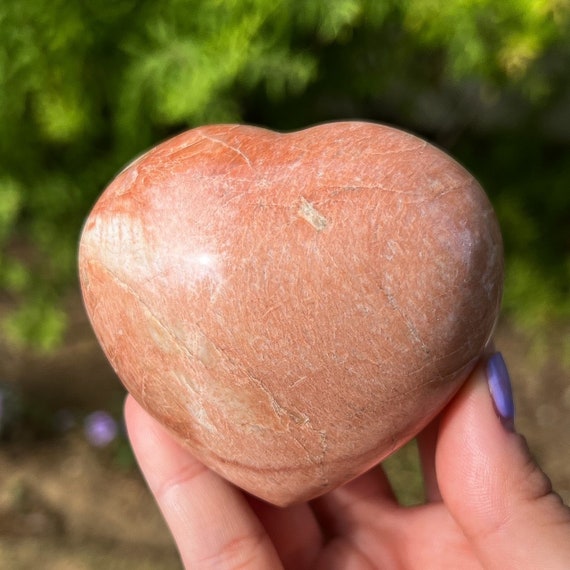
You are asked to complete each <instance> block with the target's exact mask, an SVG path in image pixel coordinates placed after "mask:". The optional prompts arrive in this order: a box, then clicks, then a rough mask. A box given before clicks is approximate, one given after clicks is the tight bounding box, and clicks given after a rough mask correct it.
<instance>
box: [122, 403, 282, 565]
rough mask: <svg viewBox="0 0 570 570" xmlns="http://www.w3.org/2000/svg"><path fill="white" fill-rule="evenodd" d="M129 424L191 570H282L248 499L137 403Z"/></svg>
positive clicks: (129, 407) (129, 409)
mask: <svg viewBox="0 0 570 570" xmlns="http://www.w3.org/2000/svg"><path fill="white" fill-rule="evenodd" d="M125 419H126V422H127V428H128V432H129V438H130V440H131V444H132V447H133V450H134V452H135V455H136V457H137V460H138V462H139V465H140V468H141V470H142V472H143V474H144V476H145V478H146V480H147V482H148V485H149V487H150V489H151V491H152V493H153V494H154V496H155V498H156V500H157V502H158V505H159V507H160V510H161V511H162V514H163V516H164V518H165V520H166V522H167V524H168V526H169V528H170V530H171V532H172V535H173V537H174V540H175V541H176V544H177V546H178V549H179V552H180V555H181V558H182V561H183V563H184V566H185V567H186V568H201V569H207V568H237V567H239V568H251V569H256V568H259V569H260V570H266V569H268V568H271V569H273V568H276V569H277V568H281V567H282V566H281V562H280V561H279V559H278V556H277V553H276V551H275V549H274V547H273V545H272V544H271V541H270V540H269V537H268V536H267V534H266V533H265V531H264V529H263V527H262V525H261V524H260V522H259V520H258V519H257V518H256V516H255V515H254V514H253V512H252V510H251V508H250V507H249V505H248V504H247V501H246V500H245V498H244V496H243V494H242V493H241V492H240V491H238V490H237V489H236V488H235V487H233V486H232V485H230V484H229V483H227V482H226V481H224V480H223V479H222V478H221V477H219V476H218V475H216V474H215V473H213V472H212V471H210V470H209V469H206V468H205V467H204V466H203V465H202V464H201V463H200V462H198V461H197V460H196V459H195V458H193V457H192V455H190V454H189V453H188V451H187V450H185V449H184V448H183V447H182V446H181V445H179V444H178V443H177V442H176V441H174V440H173V439H172V437H171V436H170V435H169V434H168V433H167V432H166V431H165V430H164V428H162V427H161V426H160V425H159V424H158V423H157V422H156V421H155V420H154V419H152V418H151V417H150V416H149V415H148V414H147V413H146V412H145V411H144V410H143V409H142V408H141V407H140V406H139V405H138V404H137V403H136V402H135V400H134V399H133V398H132V397H128V398H127V402H126V405H125Z"/></svg>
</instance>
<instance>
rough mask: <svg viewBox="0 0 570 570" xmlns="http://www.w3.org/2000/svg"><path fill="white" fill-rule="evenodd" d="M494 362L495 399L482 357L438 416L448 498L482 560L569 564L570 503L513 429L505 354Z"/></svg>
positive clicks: (440, 469) (441, 472)
mask: <svg viewBox="0 0 570 570" xmlns="http://www.w3.org/2000/svg"><path fill="white" fill-rule="evenodd" d="M489 362H490V367H489V368H488V370H489V372H490V379H491V380H492V382H491V389H492V391H493V394H494V396H495V402H496V404H495V405H494V404H493V400H492V397H491V395H490V389H489V386H488V382H487V375H488V374H487V371H486V368H485V366H484V365H480V366H479V367H478V368H477V369H476V370H475V372H474V373H473V374H472V376H471V378H470V379H469V380H468V382H467V383H466V385H465V386H464V387H463V388H462V390H461V392H460V393H459V394H458V396H457V397H456V399H455V400H454V401H453V402H452V404H451V405H450V406H449V408H448V410H447V412H446V413H445V415H444V416H443V417H442V419H441V423H440V430H439V438H438V447H437V453H436V469H437V473H438V481H439V486H440V490H441V495H442V497H443V501H444V502H445V504H446V506H447V508H448V509H449V511H450V513H451V515H452V516H453V518H454V519H455V521H456V522H457V524H458V525H459V526H460V527H461V529H462V530H463V532H464V533H465V535H466V536H467V538H468V539H469V541H470V543H471V545H472V546H473V548H474V549H475V551H476V552H477V554H478V556H479V557H480V559H481V561H482V562H483V565H484V567H485V568H489V569H494V568H497V569H498V568H500V569H502V570H503V569H510V568H513V569H514V568H549V569H552V570H554V569H558V568H560V569H563V568H570V511H569V510H568V508H567V507H565V506H564V505H563V504H562V503H561V501H560V499H559V498H558V497H557V496H556V495H555V494H554V493H553V492H552V490H551V486H550V482H549V480H548V478H547V477H546V476H545V475H544V473H543V472H542V471H541V470H540V468H539V467H538V465H537V464H536V463H535V462H534V460H533V459H532V457H531V455H530V453H529V450H528V447H527V446H526V443H525V441H524V439H523V438H522V437H521V436H519V435H517V434H516V433H514V432H513V431H511V430H510V429H509V428H512V425H513V423H512V417H509V416H512V414H513V408H512V405H511V401H510V398H509V392H510V387H509V386H510V385H509V382H508V375H507V373H506V368H504V367H503V365H502V361H501V359H500V357H495V356H493V357H492V358H491V360H490V361H489ZM496 410H498V411H500V412H501V413H502V414H503V418H502V419H501V418H500V417H499V415H498V412H497V411H496Z"/></svg>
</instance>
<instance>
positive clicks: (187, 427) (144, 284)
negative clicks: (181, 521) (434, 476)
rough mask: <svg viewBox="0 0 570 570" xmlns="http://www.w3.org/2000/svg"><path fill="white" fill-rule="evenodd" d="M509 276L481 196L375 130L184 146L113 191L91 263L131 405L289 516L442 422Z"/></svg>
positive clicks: (258, 133)
mask: <svg viewBox="0 0 570 570" xmlns="http://www.w3.org/2000/svg"><path fill="white" fill-rule="evenodd" d="M502 264H503V261H502V245H501V237H500V232H499V228H498V225H497V222H496V219H495V216H494V213H493V211H492V208H491V206H490V204H489V202H488V200H487V198H486V196H485V194H484V192H483V191H482V190H481V188H480V187H479V185H478V184H477V183H476V181H475V180H474V179H473V178H472V177H471V176H470V175H469V174H468V173H467V172H466V171H465V170H464V169H463V168H462V167H461V166H459V165H458V164H457V163H456V162H454V161H453V160H452V159H450V158H449V157H448V156H447V155H445V154H444V153H443V152H441V151H439V150H437V149H436V148H434V147H432V146H430V145H429V144H427V143H426V142H424V141H422V140H420V139H418V138H416V137H414V136H412V135H409V134H406V133H403V132H400V131H398V130H395V129H391V128H388V127H384V126H379V125H374V124H370V123H332V124H326V125H321V126H318V127H314V128H311V129H307V130H304V131H300V132H295V133H290V134H278V133H274V132H270V131H267V130H263V129H259V128H254V127H246V126H237V125H231V126H228V125H222V126H208V127H202V128H198V129H194V130H191V131H188V132H186V133H184V134H181V135H179V136H177V137H175V138H173V139H171V140H169V141H167V142H165V143H163V144H161V145H159V146H158V147H156V148H154V149H153V150H151V151H150V152H148V153H147V154H145V155H144V156H142V157H141V158H139V159H137V160H136V161H135V162H133V163H132V164H131V165H130V166H128V167H127V168H126V169H125V170H124V171H123V172H121V173H120V174H119V176H118V177H117V178H116V179H115V180H114V181H113V183H112V184H111V185H110V186H109V188H108V189H107V190H106V191H105V192H104V193H103V194H102V196H101V198H100V199H99V201H98V202H97V204H96V205H95V207H94V209H93V211H92V213H91V215H90V216H89V218H88V220H87V222H86V224H85V228H84V231H83V235H82V239H81V246H80V276H81V284H82V289H83V294H84V299H85V305H86V307H87V311H88V313H89V316H90V318H91V321H92V324H93V327H94V329H95V331H96V333H97V336H98V338H99V340H100V342H101V345H102V347H103V349H104V351H105V353H106V355H107V357H108V358H109V360H110V361H111V363H112V365H113V366H114V368H115V370H116V371H117V373H118V375H119V376H120V378H121V379H122V381H123V382H124V384H125V385H126V387H127V388H128V390H129V391H130V392H131V393H132V394H133V396H134V397H135V398H136V399H137V400H138V401H139V403H140V404H142V405H143V406H144V407H145V408H146V409H147V410H148V411H149V412H150V413H151V414H152V415H153V416H154V417H155V418H157V419H158V420H159V421H160V422H161V423H162V424H164V425H165V426H167V427H168V428H169V429H170V430H171V431H172V432H173V433H174V434H175V435H176V436H177V437H178V438H179V439H180V440H181V441H183V442H184V444H185V445H187V446H188V447H189V449H190V450H191V452H192V453H193V454H195V455H196V456H197V457H198V458H199V459H200V460H201V461H203V462H204V463H205V464H206V465H208V466H209V467H211V468H212V469H213V470H215V471H217V472H218V473H220V474H221V475H223V476H224V477H226V478H227V479H229V480H230V481H232V482H233V483H235V484H236V485H238V486H240V487H242V488H243V489H245V490H247V491H249V492H251V493H253V494H254V495H257V496H259V497H261V498H263V499H266V500H267V501H270V502H272V503H275V504H278V505H286V504H290V503H293V502H296V501H301V500H307V499H310V498H313V497H315V496H318V495H320V494H322V493H324V492H326V491H329V490H330V489H333V488H334V487H336V486H338V485H340V484H342V483H344V482H346V481H348V480H350V479H352V478H353V477H355V476H357V475H359V474H361V473H362V472H364V471H365V470H367V469H368V468H370V467H371V466H372V465H374V464H376V463H377V462H379V461H380V460H382V459H383V458H384V457H386V456H387V455H388V454H390V453H391V452H393V451H394V450H396V449H397V448H398V447H400V446H401V445H403V444H404V443H405V442H406V441H407V440H409V439H410V438H412V437H413V436H414V435H415V434H417V433H418V431H419V430H421V429H422V428H423V427H424V426H425V425H426V424H427V423H428V422H429V421H430V420H431V419H432V418H433V417H434V416H435V415H436V414H437V413H438V412H439V411H440V410H441V409H442V407H443V406H445V404H446V403H447V402H448V401H449V400H450V398H451V397H452V396H453V394H454V393H455V392H456V391H457V389H458V388H459V386H460V385H461V383H462V382H463V380H464V379H465V378H466V376H467V375H468V373H469V372H470V370H471V369H472V368H473V366H474V365H475V363H476V361H477V360H478V358H479V357H480V355H481V353H482V351H483V350H484V347H485V345H486V343H487V342H488V340H489V337H490V335H491V334H492V330H493V327H494V323H495V321H496V318H497V313H498V310H499V303H500V295H501V288H502Z"/></svg>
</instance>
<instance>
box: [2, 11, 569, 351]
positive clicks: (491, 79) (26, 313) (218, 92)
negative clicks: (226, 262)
mask: <svg viewBox="0 0 570 570" xmlns="http://www.w3.org/2000/svg"><path fill="white" fill-rule="evenodd" d="M569 15H570V4H569V2H568V0H540V1H539V0H519V1H518V2H503V3H500V2H493V1H491V0H460V1H457V2H445V1H444V0H404V1H402V2H396V1H395V0H379V1H377V0H309V1H304V2H301V1H300V0H288V1H286V0H163V1H161V2H152V1H150V0H113V2H109V1H107V0H91V1H90V2H84V1H82V0H65V1H64V0H53V1H52V2H50V3H48V4H45V3H43V2H40V1H39V0H29V1H26V2H21V1H20V0H3V2H1V3H0V124H1V125H2V135H1V136H0V245H1V246H2V247H1V250H0V288H1V289H2V290H3V291H4V293H3V297H2V298H3V299H4V300H5V301H7V302H8V303H7V304H8V305H9V306H11V307H13V306H16V307H18V308H17V309H16V310H12V311H10V312H9V313H7V314H6V313H4V316H3V320H2V330H3V333H4V334H5V335H7V336H8V337H9V338H10V339H11V340H13V341H18V342H31V343H33V344H34V345H36V346H38V347H40V348H44V349H48V348H50V347H52V346H54V345H55V344H56V343H57V341H58V340H59V339H60V337H61V334H62V332H63V330H64V328H65V313H64V311H63V310H62V308H61V299H62V296H63V293H64V292H65V291H66V289H67V288H68V287H69V285H70V284H71V283H73V281H74V279H75V272H76V267H75V265H76V262H75V257H76V246H77V240H78V236H79V232H80V228H81V224H82V222H83V219H84V218H85V216H86V215H87V213H88V211H89V208H90V207H91V205H92V204H93V203H94V201H95V200H96V197H97V195H98V193H99V192H100V191H101V190H102V189H103V188H104V186H105V185H106V183H108V182H109V181H110V179H111V178H112V177H113V175H114V174H115V173H116V172H117V171H118V169H119V168H120V167H121V165H122V164H124V163H125V162H127V161H128V160H130V159H132V158H133V157H134V156H136V155H137V154H139V153H140V152H141V151H143V150H144V149H146V148H148V147H149V146H151V145H153V144H155V143H156V142H158V141H159V140H161V139H163V138H165V137H167V136H169V135H170V134H173V133H174V132H177V131H180V130H182V129H184V128H187V127H191V126H195V125H198V124H201V123H209V122H221V121H224V122H225V121H252V122H257V123H261V124H264V125H266V126H268V127H272V128H282V129H292V128H297V127H301V126H306V125H308V124H311V123H314V122H318V121H323V120H332V119H338V118H350V117H360V118H366V119H373V120H379V121H388V122H392V123H395V124H397V125H399V126H403V127H405V128H409V129H412V130H415V131H419V132H420V133H421V134H423V135H424V136H427V137H428V138H431V139H432V140H433V141H435V142H436V143H437V144H440V145H442V146H445V147H447V148H448V149H451V150H452V152H453V154H455V155H456V156H458V157H459V158H460V159H461V160H463V162H464V163H465V164H466V165H467V166H468V167H469V168H470V169H471V170H472V171H473V172H474V173H475V174H476V175H477V176H478V177H480V178H481V180H482V181H483V183H484V184H485V186H486V188H487V189H488V190H489V193H490V194H491V197H492V198H493V200H494V202H495V204H496V206H497V210H498V213H499V215H500V218H501V222H502V224H503V229H504V233H505V241H506V245H507V248H508V254H509V266H508V281H507V297H506V303H505V306H506V307H507V309H509V310H511V311H512V312H513V314H515V315H518V316H519V318H521V319H524V320H526V321H528V322H530V323H536V322H537V321H540V319H542V318H550V317H551V316H552V314H559V315H563V314H565V315H570V300H569V299H570V294H569V293H570V291H569V283H570V251H569V250H570V237H569V231H568V227H569V223H570V203H569V200H570V198H569V197H570V192H568V186H569V181H570V166H569V164H568V161H567V160H566V157H565V149H566V148H567V144H568V139H569V138H570V112H569V109H570V82H569V81H568V78H569V73H568V71H567V70H568V69H570V65H569V64H570V44H569V41H568V38H569V37H570V36H569V35H568V32H569V31H570V18H569Z"/></svg>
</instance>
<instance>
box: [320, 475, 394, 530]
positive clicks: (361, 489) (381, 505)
mask: <svg viewBox="0 0 570 570" xmlns="http://www.w3.org/2000/svg"><path fill="white" fill-rule="evenodd" d="M312 505H313V510H314V512H315V514H316V516H317V519H318V521H319V523H320V524H321V527H322V528H323V530H324V532H325V534H326V535H327V536H328V538H332V537H335V536H339V535H341V534H347V533H349V532H350V531H351V529H353V528H355V527H357V526H359V525H368V524H370V523H372V522H376V519H377V518H378V513H379V512H381V511H382V509H384V510H385V511H388V510H389V508H390V507H397V501H396V497H395V496H394V492H393V490H392V487H391V485H390V482H389V481H388V477H387V476H386V474H385V472H384V469H383V468H382V466H381V465H379V466H377V467H375V468H374V469H371V470H370V471H368V472H366V473H364V475H361V476H360V477H358V478H357V479H354V480H353V481H350V482H349V483H346V484H345V485H343V486H342V487H339V488H338V489H335V490H334V491H331V492H330V493H327V494H326V495H323V496H322V497H319V498H317V499H315V500H314V501H312Z"/></svg>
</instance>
